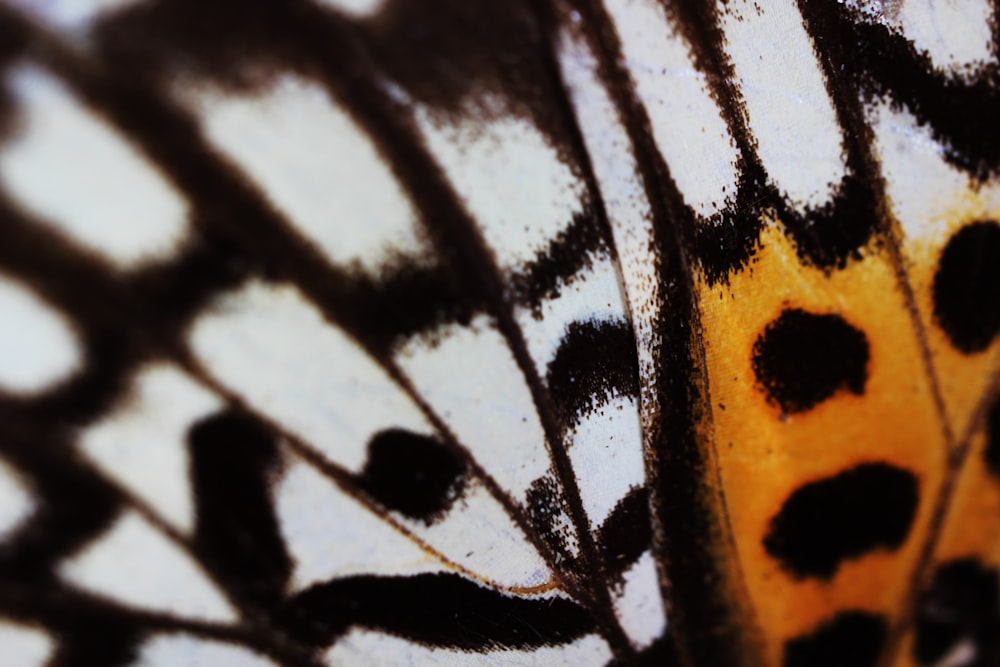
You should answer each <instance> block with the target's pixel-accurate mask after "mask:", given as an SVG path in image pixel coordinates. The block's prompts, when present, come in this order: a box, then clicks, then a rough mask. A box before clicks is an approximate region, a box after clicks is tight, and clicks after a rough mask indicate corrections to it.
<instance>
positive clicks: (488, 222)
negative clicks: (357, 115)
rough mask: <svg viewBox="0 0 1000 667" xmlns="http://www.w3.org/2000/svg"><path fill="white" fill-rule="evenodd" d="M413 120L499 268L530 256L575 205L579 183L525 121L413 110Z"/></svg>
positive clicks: (577, 206) (570, 216) (553, 234)
mask: <svg viewBox="0 0 1000 667" xmlns="http://www.w3.org/2000/svg"><path fill="white" fill-rule="evenodd" d="M416 122H417V126H418V127H419V128H420V130H421V131H422V133H423V135H424V138H425V140H426V142H427V146H428V148H429V149H430V151H431V153H432V154H433V155H434V157H435V158H436V159H437V160H438V162H439V163H440V165H441V167H442V168H443V169H444V172H445V174H446V175H447V176H448V180H449V181H450V182H451V183H452V184H453V185H454V187H455V189H456V191H457V193H458V195H459V196H460V197H461V199H462V200H463V202H464V203H465V206H466V208H467V209H468V211H469V213H470V214H471V215H472V217H473V218H474V219H475V220H476V222H477V223H478V225H479V228H480V231H481V233H482V235H483V237H484V238H485V240H486V243H487V244H488V245H489V246H490V247H491V248H492V249H493V252H494V253H495V255H496V258H497V262H498V263H499V265H500V266H501V267H502V268H504V269H512V268H515V267H517V266H518V265H519V264H522V263H524V262H527V261H530V260H532V259H534V258H535V257H536V256H538V255H539V254H540V253H541V252H542V251H544V250H545V248H546V247H547V246H548V244H549V242H550V241H551V240H552V239H554V238H555V237H556V236H557V235H558V234H559V232H561V231H563V230H564V229H565V228H566V227H567V226H568V225H569V224H570V223H571V222H572V221H573V215H574V214H575V213H578V212H579V211H580V210H581V208H582V206H581V201H580V200H581V197H582V196H583V192H584V187H583V184H582V182H581V181H580V180H579V179H578V178H577V177H576V176H575V175H574V174H573V172H572V170H570V168H569V167H568V166H567V165H566V164H565V163H563V162H562V161H561V160H560V159H559V155H558V153H556V150H555V149H554V148H553V147H552V146H551V145H549V143H548V142H547V141H546V139H545V137H544V135H542V133H541V132H540V131H539V130H538V129H537V128H536V127H535V126H534V125H532V124H531V123H530V122H528V121H527V120H523V119H519V118H516V117H506V118H502V119H498V120H483V119H479V118H475V117H473V118H467V119H464V120H461V121H457V122H451V123H449V122H446V121H443V120H441V119H438V118H435V117H434V116H433V115H432V114H431V113H430V112H428V111H426V110H424V109H418V110H417V113H416Z"/></svg>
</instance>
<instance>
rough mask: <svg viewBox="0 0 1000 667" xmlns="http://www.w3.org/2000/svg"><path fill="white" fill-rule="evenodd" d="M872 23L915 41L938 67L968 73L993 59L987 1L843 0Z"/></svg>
mask: <svg viewBox="0 0 1000 667" xmlns="http://www.w3.org/2000/svg"><path fill="white" fill-rule="evenodd" d="M840 3H841V4H842V5H844V6H845V7H847V8H849V9H852V10H855V11H857V12H858V17H859V18H861V19H862V20H864V21H867V22H869V23H877V24H881V25H884V26H886V27H888V28H890V29H892V30H894V31H896V32H899V33H901V34H902V35H903V36H904V37H906V39H908V40H910V41H911V42H913V46H914V47H915V48H916V50H917V51H919V52H922V53H924V54H926V55H927V56H928V57H929V58H930V59H931V62H932V63H933V65H934V67H936V68H938V69H942V70H945V71H949V70H950V71H951V72H956V73H968V72H969V71H970V70H975V69H978V67H980V66H981V65H984V64H985V63H988V62H990V61H992V60H993V54H992V53H991V47H992V35H991V34H990V30H991V25H990V24H991V23H992V20H993V10H992V8H991V6H990V4H991V3H989V2H987V1H986V0H906V1H905V2H903V1H901V0H840Z"/></svg>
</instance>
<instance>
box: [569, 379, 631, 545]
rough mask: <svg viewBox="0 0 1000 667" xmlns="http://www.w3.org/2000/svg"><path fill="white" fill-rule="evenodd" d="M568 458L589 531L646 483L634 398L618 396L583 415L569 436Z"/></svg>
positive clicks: (602, 521)
mask: <svg viewBox="0 0 1000 667" xmlns="http://www.w3.org/2000/svg"><path fill="white" fill-rule="evenodd" d="M570 443H571V445H570V449H569V458H570V461H571V462H572V463H573V472H574V473H576V478H577V479H578V480H579V482H580V497H581V500H582V501H583V507H584V509H585V510H586V511H587V517H588V518H589V519H590V525H591V527H592V528H595V529H596V528H597V527H599V526H600V525H601V524H602V523H604V520H605V519H606V518H607V517H608V514H610V513H611V510H613V509H614V507H615V505H617V504H618V501H619V500H621V499H622V498H623V497H624V496H625V495H626V494H627V493H628V492H629V490H630V489H631V488H632V487H633V486H642V485H643V484H644V483H645V480H646V469H645V467H644V463H643V453H642V432H641V431H640V428H639V406H638V405H637V403H636V399H634V398H628V397H618V398H614V399H612V400H610V401H608V402H607V403H606V404H605V405H604V406H603V407H601V408H600V409H599V410H595V411H593V412H590V413H588V414H587V415H585V416H584V417H583V418H582V419H581V420H580V421H579V423H577V425H576V428H574V429H573V432H572V433H571V434H570Z"/></svg>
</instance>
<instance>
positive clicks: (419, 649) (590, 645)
mask: <svg viewBox="0 0 1000 667" xmlns="http://www.w3.org/2000/svg"><path fill="white" fill-rule="evenodd" d="M611 658H612V655H611V650H610V649H609V648H608V645H607V643H606V642H605V641H604V640H603V639H601V638H600V637H598V636H596V635H586V636H584V637H580V638H579V639H577V640H576V641H574V642H571V643H569V644H566V645H564V646H553V647H545V648H540V649H536V650H534V651H512V650H496V651H490V652H489V653H467V652H465V651H459V650H454V649H444V648H429V647H427V646H421V645H420V644H416V643H412V642H408V641H406V640H405V639H400V638H398V637H392V636H390V635H384V634H381V633H378V632H371V631H368V630H352V631H351V632H349V633H348V634H347V635H346V636H345V637H344V638H343V639H341V640H340V641H339V642H337V643H336V644H334V645H333V647H332V648H331V649H330V650H329V651H327V652H326V655H325V656H324V659H325V662H326V664H328V665H330V666H331V667H334V666H339V665H354V666H355V667H365V666H367V665H371V666H372V667H376V666H381V665H450V666H453V667H458V666H460V665H461V666H463V667H505V666H507V665H510V666H514V665H517V666H518V667H532V666H537V667H550V666H551V667H555V666H556V665H566V666H567V667H590V666H594V667H597V666H598V665H606V664H608V662H609V661H610V660H611Z"/></svg>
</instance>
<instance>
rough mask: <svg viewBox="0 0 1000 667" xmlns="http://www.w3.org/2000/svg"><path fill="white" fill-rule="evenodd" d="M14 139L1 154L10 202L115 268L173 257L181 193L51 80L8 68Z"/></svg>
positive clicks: (179, 234)
mask: <svg viewBox="0 0 1000 667" xmlns="http://www.w3.org/2000/svg"><path fill="white" fill-rule="evenodd" d="M7 86H8V88H9V89H10V90H11V91H12V93H13V94H14V97H15V98H16V99H17V101H18V103H19V104H20V107H21V113H22V115H21V119H22V120H21V124H20V127H19V128H18V129H19V132H18V134H17V135H16V136H15V137H13V138H12V139H11V140H10V141H8V142H7V143H6V145H5V146H4V147H3V149H2V150H0V179H2V181H3V183H4V186H5V187H6V188H7V189H9V191H10V192H11V194H12V195H13V196H14V198H15V200H17V201H18V202H20V204H21V205H22V206H24V207H25V209H26V210H28V211H29V212H31V213H33V214H34V215H36V216H39V217H40V218H41V219H42V222H44V223H45V224H48V225H52V226H53V227H55V228H56V229H58V230H59V231H61V232H63V233H65V234H66V235H68V236H69V237H71V238H72V239H73V240H75V241H77V242H78V243H80V244H81V245H83V246H86V247H87V248H88V249H89V250H91V251H93V252H96V253H98V254H100V255H101V256H103V257H105V258H106V259H108V260H110V261H111V262H112V263H113V264H114V265H115V266H117V267H119V268H131V267H134V266H135V265H137V264H139V263H141V262H143V261H146V260H150V259H156V258H161V257H165V256H168V255H170V254H172V253H173V252H174V251H175V250H176V249H177V247H178V246H179V245H180V243H181V241H182V240H183V239H184V237H185V235H186V234H187V231H188V220H187V218H188V205H187V202H186V201H185V200H184V199H183V198H182V197H181V195H180V193H179V192H178V191H177V190H176V189H175V188H174V187H173V186H172V185H171V184H170V183H169V182H168V181H166V180H165V179H164V178H163V176H162V175H160V174H159V173H158V172H157V171H156V169H155V168H154V167H153V166H152V165H151V164H150V163H149V162H148V161H147V160H146V159H145V158H144V157H143V156H142V155H141V154H140V153H139V152H138V151H137V150H136V149H135V148H133V147H132V146H131V145H130V144H129V143H127V141H126V140H125V139H124V138H123V137H122V135H121V134H120V133H118V132H117V131H115V130H114V129H112V128H111V127H110V126H109V125H108V124H106V123H105V122H104V121H103V120H101V119H100V118H98V117H97V116H96V115H94V114H93V113H92V112H90V111H88V110H87V109H86V107H84V106H83V105H82V104H81V103H80V101H79V100H78V99H76V98H75V97H74V96H73V95H72V94H71V93H70V92H69V91H68V90H67V89H66V88H65V87H64V86H63V84H62V83H60V82H59V81H58V80H56V79H55V78H53V77H52V76H51V75H49V74H47V73H45V72H44V71H43V70H41V69H38V68H36V67H33V66H22V67H18V68H15V69H13V70H12V71H11V73H10V74H8V78H7Z"/></svg>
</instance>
